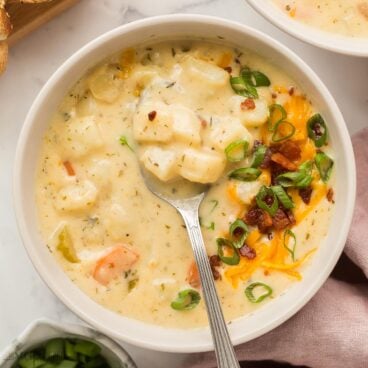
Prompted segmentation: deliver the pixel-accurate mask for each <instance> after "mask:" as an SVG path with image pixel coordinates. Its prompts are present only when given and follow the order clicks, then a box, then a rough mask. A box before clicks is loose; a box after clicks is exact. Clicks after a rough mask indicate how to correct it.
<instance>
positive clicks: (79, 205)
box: [55, 180, 98, 211]
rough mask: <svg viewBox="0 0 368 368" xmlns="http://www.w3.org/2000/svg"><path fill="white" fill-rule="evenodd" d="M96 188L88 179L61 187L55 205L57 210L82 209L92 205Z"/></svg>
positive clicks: (96, 192)
mask: <svg viewBox="0 0 368 368" xmlns="http://www.w3.org/2000/svg"><path fill="white" fill-rule="evenodd" d="M97 194H98V190H97V188H96V187H95V185H94V184H93V183H92V182H91V181H89V180H83V181H80V182H76V183H74V184H69V185H66V186H65V187H63V188H62V189H61V190H60V191H59V193H58V194H57V197H56V200H55V207H56V208H57V209H58V210H59V211H82V210H85V209H87V208H90V207H92V206H93V205H94V203H95V201H96V199H97Z"/></svg>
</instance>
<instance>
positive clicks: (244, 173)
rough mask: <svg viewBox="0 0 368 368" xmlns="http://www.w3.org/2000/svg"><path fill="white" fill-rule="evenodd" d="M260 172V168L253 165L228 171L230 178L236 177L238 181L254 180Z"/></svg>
mask: <svg viewBox="0 0 368 368" xmlns="http://www.w3.org/2000/svg"><path fill="white" fill-rule="evenodd" d="M261 174H262V171H261V170H260V169H256V168H254V167H241V168H240V169H236V170H234V171H232V172H231V173H229V175H228V176H229V178H230V179H236V180H240V181H255V180H257V178H258V177H259V176H260V175H261Z"/></svg>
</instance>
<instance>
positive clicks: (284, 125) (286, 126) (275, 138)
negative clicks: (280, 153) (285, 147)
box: [272, 120, 296, 143]
mask: <svg viewBox="0 0 368 368" xmlns="http://www.w3.org/2000/svg"><path fill="white" fill-rule="evenodd" d="M273 129H274V130H273V134H272V142H275V143H278V142H282V141H285V140H286V139H289V138H291V137H292V136H293V135H294V134H295V131H296V129H295V126H294V125H293V124H291V123H289V122H288V121H285V120H283V121H279V122H278V123H277V124H276V125H275V126H274V128H273ZM280 129H282V130H286V131H287V132H286V134H280Z"/></svg>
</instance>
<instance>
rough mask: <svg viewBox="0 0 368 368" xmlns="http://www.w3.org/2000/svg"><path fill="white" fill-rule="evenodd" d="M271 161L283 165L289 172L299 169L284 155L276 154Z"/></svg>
mask: <svg viewBox="0 0 368 368" xmlns="http://www.w3.org/2000/svg"><path fill="white" fill-rule="evenodd" d="M271 160H272V161H273V162H276V163H277V164H279V165H281V166H282V167H284V168H285V169H287V170H289V171H296V170H297V169H298V167H297V166H296V165H295V164H294V163H292V162H291V161H290V160H289V159H287V158H286V157H285V156H284V155H283V154H282V153H280V152H276V153H274V154H273V155H272V156H271Z"/></svg>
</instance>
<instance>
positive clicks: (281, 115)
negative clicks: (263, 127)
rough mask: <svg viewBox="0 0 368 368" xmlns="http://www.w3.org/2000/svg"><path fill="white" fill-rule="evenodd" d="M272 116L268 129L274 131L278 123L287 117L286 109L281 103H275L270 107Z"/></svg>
mask: <svg viewBox="0 0 368 368" xmlns="http://www.w3.org/2000/svg"><path fill="white" fill-rule="evenodd" d="M269 111H270V117H269V119H268V130H269V131H270V132H273V131H274V130H275V127H276V126H277V124H278V123H281V122H282V121H284V120H285V119H286V118H287V113H286V110H285V109H284V108H283V107H282V106H281V105H279V104H273V105H271V106H270V107H269Z"/></svg>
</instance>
